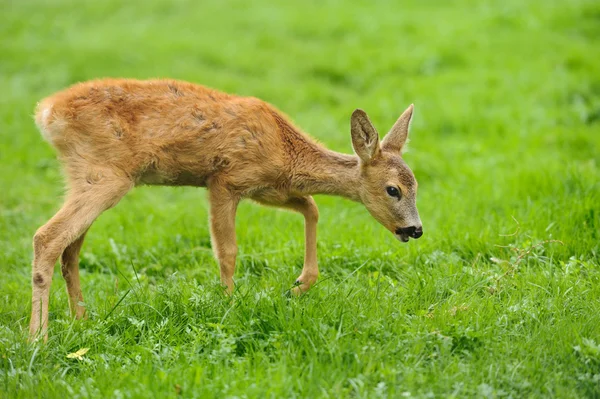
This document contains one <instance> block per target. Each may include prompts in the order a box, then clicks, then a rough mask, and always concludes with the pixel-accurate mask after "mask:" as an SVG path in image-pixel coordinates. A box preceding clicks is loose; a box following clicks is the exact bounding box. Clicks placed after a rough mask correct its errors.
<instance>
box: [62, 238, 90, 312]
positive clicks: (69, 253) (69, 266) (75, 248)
mask: <svg viewBox="0 0 600 399" xmlns="http://www.w3.org/2000/svg"><path fill="white" fill-rule="evenodd" d="M86 233H87V231H85V232H84V233H83V234H82V235H81V236H79V238H77V239H76V240H75V241H73V242H72V243H71V244H69V246H67V248H65V250H64V251H63V253H62V255H61V257H60V266H61V267H60V270H61V272H62V275H63V278H64V279H65V282H66V285H67V293H68V294H69V309H70V310H71V315H72V316H74V317H75V318H77V319H81V318H82V317H84V315H85V308H84V307H83V306H81V305H80V303H81V302H83V294H82V293H81V286H80V283H79V252H80V251H81V246H82V245H83V240H84V239H85V235H86Z"/></svg>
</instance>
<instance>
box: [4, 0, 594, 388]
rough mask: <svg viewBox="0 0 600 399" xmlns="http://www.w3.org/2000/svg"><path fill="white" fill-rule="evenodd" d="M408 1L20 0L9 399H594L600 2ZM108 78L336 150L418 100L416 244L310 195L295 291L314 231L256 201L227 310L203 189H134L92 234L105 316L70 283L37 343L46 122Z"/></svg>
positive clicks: (11, 135)
mask: <svg viewBox="0 0 600 399" xmlns="http://www.w3.org/2000/svg"><path fill="white" fill-rule="evenodd" d="M402 3H403V4H402V5H401V6H400V5H398V4H397V3H396V2H389V3H388V2H383V1H382V2H367V1H355V2H352V3H349V2H348V3H343V2H341V1H334V0H324V1H318V2H317V1H308V2H304V3H303V4H302V5H300V4H294V3H293V2H279V3H277V4H267V2H263V1H253V2H243V1H232V2H227V4H225V2H219V1H204V2H201V3H198V2H193V1H183V0H180V1H174V2H167V1H158V0H148V1H146V2H144V3H135V2H129V3H123V2H119V1H116V0H111V1H96V2H91V1H90V2H75V1H72V0H55V1H52V2H48V1H47V2H42V1H33V0H25V1H20V2H17V1H10V0H9V1H7V2H4V4H3V7H2V8H3V12H2V16H0V93H2V94H1V95H0V165H1V167H2V173H1V174H0V189H1V193H0V272H1V277H0V397H6V398H32V397H44V398H46V397H82V398H87V397H114V398H129V397H161V398H162V397H177V396H181V397H331V398H338V397H369V398H375V397H492V398H493V397H513V398H517V397H519V398H520V397H559V398H567V397H599V396H600V301H599V300H598V298H600V253H599V249H600V248H599V247H600V244H599V243H600V240H599V239H600V207H599V204H600V183H599V182H600V130H599V128H600V57H598V56H597V53H598V51H597V50H598V48H599V46H600V6H599V4H598V2H596V1H594V0H572V1H566V0H563V1H554V2H542V1H528V2H524V1H519V0H507V1H504V2H496V1H491V0H484V1H479V2H473V1H469V0H455V1H441V0H440V1H427V2H425V1H406V2H402ZM102 76H126V77H137V78H147V77H157V76H162V77H174V78H179V79H184V80H189V81H193V82H198V83H202V84H206V85H208V86H211V87H215V88H219V89H221V90H225V91H229V92H234V93H238V94H242V95H254V96H258V97H261V98H263V99H264V100H267V101H269V102H271V103H273V104H275V105H276V106H277V107H279V108H280V109H282V110H283V111H284V112H286V113H287V114H289V115H291V116H293V118H294V120H295V122H296V123H297V124H298V125H299V126H302V127H303V129H304V130H306V131H307V132H309V133H311V134H312V135H313V136H315V137H316V138H318V139H319V140H321V141H322V142H324V143H326V144H327V145H328V146H329V147H330V148H333V149H335V150H338V151H344V152H350V151H351V146H350V135H349V115H350V113H351V112H352V110H353V109H354V108H357V107H360V108H363V109H365V110H367V112H369V114H370V116H371V118H372V120H373V121H374V123H375V124H376V126H378V128H379V129H380V132H381V133H383V132H384V131H385V130H386V129H387V128H389V127H390V126H391V125H392V124H393V122H394V120H395V119H396V118H397V116H398V115H399V113H400V112H401V111H402V110H403V109H404V108H405V107H406V106H407V105H408V104H410V103H411V102H414V103H415V105H416V110H417V111H416V115H415V119H414V123H413V126H412V133H411V137H412V143H411V150H410V152H408V153H407V154H406V156H405V159H406V160H407V162H408V163H409V164H410V165H411V166H412V168H413V170H414V172H415V174H416V176H417V179H418V180H419V184H420V192H419V201H418V205H419V210H420V213H421V218H422V220H423V223H424V230H425V235H424V237H423V238H422V239H420V240H419V241H411V242H410V243H409V244H408V245H400V243H398V242H397V241H396V240H395V238H394V237H392V235H391V234H389V233H388V232H386V231H384V229H383V228H382V227H381V226H379V225H378V224H377V223H376V222H375V221H374V220H372V219H371V218H370V216H369V215H368V213H367V212H366V210H364V208H363V207H362V206H361V205H359V204H354V203H351V202H348V201H346V200H343V199H338V198H331V197H318V198H317V202H318V204H319V206H320V211H321V220H320V223H319V226H320V227H319V228H320V230H319V262H320V267H321V278H320V283H319V284H318V285H317V286H316V287H314V289H312V290H311V291H310V292H309V293H308V294H307V295H305V296H303V297H301V298H293V299H289V298H287V297H286V296H285V295H284V294H285V292H286V291H287V290H288V288H289V287H290V286H291V284H292V283H293V281H294V279H295V278H296V276H297V275H298V274H299V271H300V268H301V265H302V255H303V225H302V219H301V217H299V216H298V215H294V214H291V213H287V212H283V211H277V210H274V209H266V208H261V207H259V206H257V205H254V204H251V203H243V204H242V206H241V207H240V210H239V212H238V219H237V233H238V243H239V247H240V256H239V259H238V269H237V272H236V278H237V280H236V281H237V291H236V293H235V295H234V296H233V298H232V299H231V300H229V299H228V298H226V297H224V296H223V295H222V293H221V290H220V288H219V285H218V272H217V270H218V268H217V265H216V262H215V260H214V259H213V258H212V255H211V250H210V240H209V233H208V226H207V223H206V220H207V201H206V197H205V192H204V190H203V189H194V188H138V189H136V190H134V192H132V193H131V194H130V195H128V196H127V197H126V198H125V199H124V200H123V201H122V202H121V203H120V204H119V206H118V207H116V208H115V209H113V210H111V211H109V212H107V213H105V214H104V215H102V216H101V218H100V219H99V220H98V221H97V222H96V223H95V224H94V226H93V227H92V229H91V231H90V233H89V234H88V237H87V239H86V243H85V245H84V248H83V252H82V259H81V270H82V271H81V273H82V282H83V289H84V296H85V305H86V308H87V311H88V313H89V316H90V318H89V320H86V321H72V320H71V319H70V317H69V316H68V305H67V297H66V293H65V289H64V282H63V280H62V278H61V277H60V275H59V272H56V273H55V276H54V280H53V284H52V294H51V303H50V307H51V314H50V317H51V330H50V339H49V341H48V344H47V345H43V344H34V345H29V344H27V343H26V339H25V337H26V329H27V324H28V317H29V311H30V263H31V237H32V235H33V233H34V231H35V230H36V228H37V227H39V226H40V225H42V224H43V223H45V222H46V220H47V219H49V218H50V217H51V216H52V214H53V213H54V212H55V211H56V210H57V208H58V207H59V206H60V203H61V196H62V182H61V174H60V169H59V165H58V162H57V161H56V160H55V157H54V153H53V151H52V149H51V148H50V147H49V146H48V145H47V144H46V143H44V142H43V141H42V139H41V138H40V136H39V133H38V132H37V131H36V129H35V127H34V124H33V121H32V118H31V114H32V112H33V108H34V106H35V103H36V101H38V100H39V99H40V98H42V97H44V96H46V95H49V94H51V93H52V92H54V91H56V90H59V89H61V88H64V87H65V86H68V85H70V84H72V83H74V82H77V81H82V80H87V79H91V78H95V77H102ZM553 240H559V241H560V243H559V242H554V241H553ZM81 348H90V349H89V351H88V352H87V353H86V354H85V355H84V356H82V357H81V359H77V358H67V355H68V354H69V353H72V352H75V351H77V350H79V349H81Z"/></svg>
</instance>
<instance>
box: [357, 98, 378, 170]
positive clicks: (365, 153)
mask: <svg viewBox="0 0 600 399" xmlns="http://www.w3.org/2000/svg"><path fill="white" fill-rule="evenodd" d="M350 133H351V134H352V147H354V152H356V155H358V157H359V158H360V159H361V161H362V162H363V163H365V164H368V163H369V162H371V161H372V160H373V159H375V158H376V157H377V155H378V154H379V151H380V150H379V134H377V130H376V129H375V127H374V126H373V124H372V123H371V121H370V120H369V117H368V116H367V114H366V112H365V111H363V110H362V109H357V110H355V111H354V112H353V113H352V117H351V118H350Z"/></svg>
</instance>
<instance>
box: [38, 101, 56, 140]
mask: <svg viewBox="0 0 600 399" xmlns="http://www.w3.org/2000/svg"><path fill="white" fill-rule="evenodd" d="M51 113H52V105H46V106H45V107H44V108H42V109H40V111H38V114H37V115H38V118H36V124H37V126H38V129H40V133H41V134H42V137H43V138H44V140H46V141H47V142H49V143H52V138H51V136H50V131H49V129H48V120H49V119H50V114H51Z"/></svg>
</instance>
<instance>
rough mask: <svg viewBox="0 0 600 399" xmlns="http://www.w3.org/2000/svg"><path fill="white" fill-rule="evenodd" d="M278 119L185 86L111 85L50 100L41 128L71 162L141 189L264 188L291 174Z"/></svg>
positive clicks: (248, 103)
mask: <svg viewBox="0 0 600 399" xmlns="http://www.w3.org/2000/svg"><path fill="white" fill-rule="evenodd" d="M276 113H277V111H276V110H274V108H272V107H271V106H270V105H269V104H266V103H264V102H263V101H261V100H258V99H255V98H250V97H238V96H233V95H229V94H225V93H222V92H219V91H216V90H212V89H209V88H206V87H203V86H199V85H194V84H191V83H186V82H180V81H173V80H150V81H137V80H124V79H121V80H117V79H105V80H98V81H91V82H85V83H80V84H77V85H75V86H73V87H71V88H69V89H66V90H64V91H61V92H59V93H56V94H55V95H53V96H51V97H48V98H46V99H44V100H43V101H41V102H40V104H39V105H38V109H37V112H36V123H37V124H38V126H39V128H40V130H41V132H42V135H43V136H44V137H45V138H46V139H47V140H48V141H49V142H50V143H51V144H52V145H53V146H54V147H55V148H56V149H57V151H58V152H59V156H60V158H61V159H62V160H63V162H65V163H67V164H69V163H70V162H71V163H73V162H78V163H80V162H86V163H87V164H90V165H98V166H102V167H114V168H119V169H120V170H122V171H123V173H126V174H128V175H129V176H131V177H132V178H133V179H134V180H135V181H136V183H141V184H144V183H145V184H166V185H198V186H203V185H206V184H207V182H208V181H209V180H210V179H211V178H215V177H218V178H220V179H224V180H228V179H229V180H230V183H231V184H232V185H240V184H242V183H241V181H240V179H241V180H243V181H244V183H243V184H245V185H260V184H261V182H264V181H265V179H266V180H269V179H271V181H277V180H278V179H282V178H283V177H282V174H283V173H284V172H285V167H286V163H285V160H284V158H285V154H284V153H285V148H284V143H283V142H282V137H281V131H280V129H279V128H278V123H277V119H276V116H277V115H278V114H276ZM274 116H275V117H274ZM67 166H68V165H67ZM240 189H244V188H243V187H240Z"/></svg>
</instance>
